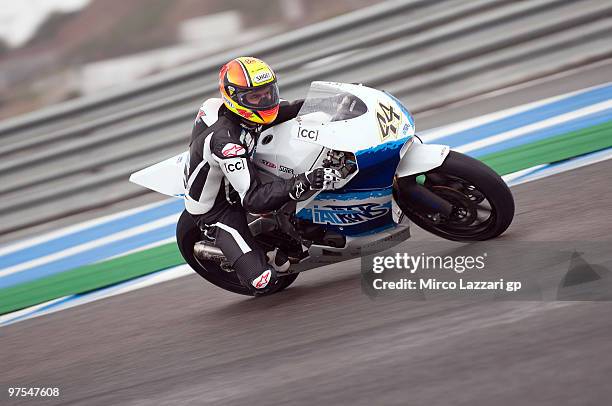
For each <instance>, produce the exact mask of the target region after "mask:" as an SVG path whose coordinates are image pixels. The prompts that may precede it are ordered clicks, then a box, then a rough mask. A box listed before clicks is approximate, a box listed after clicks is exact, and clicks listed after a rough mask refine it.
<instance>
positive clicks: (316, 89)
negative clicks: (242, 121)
mask: <svg viewBox="0 0 612 406" xmlns="http://www.w3.org/2000/svg"><path fill="white" fill-rule="evenodd" d="M221 105H222V101H221V99H209V100H207V101H206V102H205V103H204V105H203V106H202V108H201V112H200V116H201V117H202V119H203V120H204V122H205V123H206V124H207V125H209V126H210V125H212V124H213V123H214V122H215V121H216V119H217V112H218V110H219V107H220V106H221ZM188 154H189V152H188V151H187V152H184V153H182V154H180V155H177V156H175V157H172V158H170V159H167V160H165V161H162V162H160V163H158V164H155V165H153V166H150V167H148V168H145V169H143V170H141V171H139V172H136V173H134V174H132V175H131V177H130V181H132V182H134V183H136V184H139V185H141V186H144V187H146V188H149V189H152V190H154V191H157V192H160V193H163V194H166V195H170V196H175V197H182V196H184V190H185V186H184V185H185V183H184V182H185V181H184V177H185V170H186V163H187V162H188V156H189V155H188ZM253 161H254V163H255V165H256V167H257V169H258V174H259V176H260V178H261V179H262V181H263V182H265V181H266V180H265V179H266V178H268V177H272V176H277V177H282V178H290V177H292V176H293V175H294V174H299V173H302V172H306V171H308V170H310V169H312V168H316V167H320V166H322V167H330V168H335V169H337V170H339V171H340V172H341V173H342V175H343V179H342V180H341V181H340V182H339V183H338V184H336V185H335V190H333V191H311V192H310V196H308V198H307V200H304V201H301V202H297V203H296V202H291V203H288V204H287V205H285V206H283V207H282V208H281V209H279V210H277V211H276V212H273V213H268V214H265V215H259V216H249V220H250V222H249V228H250V230H251V232H252V233H253V235H254V236H255V238H256V239H257V241H258V242H259V243H260V245H261V246H262V247H264V248H265V249H266V251H268V252H273V251H274V250H275V249H280V250H282V251H283V252H284V253H286V254H287V255H288V256H289V260H290V263H291V266H290V268H289V270H288V271H287V272H285V273H283V274H280V276H281V278H280V282H279V283H278V284H277V285H276V288H275V289H274V290H273V291H271V292H270V293H276V292H278V291H281V290H283V289H285V288H286V287H288V286H289V285H291V283H293V282H294V281H295V279H296V278H297V276H298V275H299V273H300V272H303V271H306V270H308V269H313V268H317V267H320V266H324V265H328V264H333V263H337V262H341V261H345V260H349V259H353V258H356V257H361V256H363V255H369V254H373V253H375V252H380V251H382V250H384V249H388V248H389V247H391V246H392V245H395V244H399V243H401V242H402V241H405V240H406V239H408V238H409V237H410V221H412V222H414V223H415V224H417V225H418V226H419V227H421V228H423V229H425V230H426V231H429V232H431V233H433V234H435V235H438V236H440V237H442V238H445V239H448V240H452V241H464V242H468V241H482V240H488V239H491V238H495V237H497V236H499V235H500V234H502V233H503V232H504V231H506V229H507V228H508V227H509V225H510V223H511V222H512V219H513V217H514V199H513V197H512V193H511V192H510V189H509V188H508V186H507V185H506V183H505V182H504V181H503V180H502V179H501V177H500V176H499V175H498V174H497V173H495V172H494V171H493V170H492V169H491V168H489V167H488V166H486V165H485V164H484V163H482V162H480V161H478V160H476V159H474V158H471V157H469V156H466V155H463V154H461V153H458V152H456V151H451V150H450V148H449V147H448V146H446V145H428V144H424V143H423V142H422V141H421V140H420V138H419V137H418V135H416V133H415V127H414V120H413V118H412V116H411V114H410V113H409V112H408V110H407V109H406V108H405V107H404V106H403V105H402V103H401V102H400V101H399V100H398V99H396V98H395V97H393V96H392V95H391V94H389V93H387V92H384V91H380V90H376V89H372V88H369V87H366V86H363V85H356V84H345V83H334V82H313V83H312V84H311V87H310V90H309V92H308V96H307V98H306V99H305V101H304V104H303V106H302V108H301V110H300V112H299V113H298V115H297V117H296V118H295V119H292V120H289V121H287V122H284V123H281V124H278V125H276V126H274V127H272V128H269V129H267V130H266V131H264V132H262V134H261V135H260V137H259V139H258V142H257V146H256V150H255V153H254V156H253ZM176 239H177V244H178V247H179V250H180V252H181V254H182V256H183V258H184V259H185V261H186V262H187V263H188V264H189V265H190V266H191V267H192V268H193V269H194V270H195V271H196V272H197V273H198V274H200V275H201V276H202V277H204V278H205V279H206V280H208V281H209V282H211V283H213V284H215V285H217V286H218V287H221V288H223V289H226V290H229V291H231V292H235V293H240V294H245V295H249V294H250V292H249V290H248V289H247V288H246V287H244V286H243V285H242V284H241V283H240V281H239V280H238V278H237V276H236V274H235V272H234V271H233V270H232V268H231V265H230V264H229V263H227V261H226V260H225V257H224V255H223V253H222V252H221V250H220V249H219V248H218V247H216V246H215V244H214V240H212V239H208V238H205V236H203V234H202V232H201V230H200V229H199V228H198V227H197V226H196V224H195V223H194V222H193V220H192V218H191V216H190V215H189V214H188V213H187V212H185V211H184V212H183V213H182V215H181V216H180V218H179V221H178V224H177V229H176Z"/></svg>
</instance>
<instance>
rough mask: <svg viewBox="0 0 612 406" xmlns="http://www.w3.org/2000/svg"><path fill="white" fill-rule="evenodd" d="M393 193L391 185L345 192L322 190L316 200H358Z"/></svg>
mask: <svg viewBox="0 0 612 406" xmlns="http://www.w3.org/2000/svg"><path fill="white" fill-rule="evenodd" d="M390 194H391V187H387V188H384V189H378V190H364V191H350V192H343V191H342V189H340V190H339V191H337V192H322V193H319V194H318V195H317V197H316V198H315V199H314V201H320V200H358V199H368V198H371V197H382V196H389V195H390Z"/></svg>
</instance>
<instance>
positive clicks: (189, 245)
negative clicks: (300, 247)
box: [176, 211, 299, 296]
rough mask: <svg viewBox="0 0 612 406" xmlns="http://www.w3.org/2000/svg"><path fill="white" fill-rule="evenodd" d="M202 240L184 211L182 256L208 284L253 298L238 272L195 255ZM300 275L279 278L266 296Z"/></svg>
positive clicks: (179, 234)
mask: <svg viewBox="0 0 612 406" xmlns="http://www.w3.org/2000/svg"><path fill="white" fill-rule="evenodd" d="M200 240H201V234H200V229H199V227H198V226H197V225H196V223H195V222H194V221H193V218H192V217H191V215H190V214H189V213H187V211H183V213H182V214H181V216H180V217H179V221H178V223H177V224H176V242H177V244H178V247H179V251H180V252H181V255H182V256H183V258H184V259H185V261H186V262H187V264H189V266H190V267H191V268H192V269H193V270H194V271H196V272H197V273H198V274H199V275H200V276H201V277H202V278H204V279H206V280H207V281H208V282H210V283H212V284H213V285H216V286H218V287H220V288H221V289H225V290H228V291H230V292H234V293H238V294H241V295H247V296H252V293H251V291H250V290H249V289H247V288H246V287H245V286H243V285H242V283H240V281H239V280H238V276H236V272H227V271H224V270H223V269H221V267H220V266H219V264H217V263H216V262H213V261H204V260H201V259H199V258H197V257H196V256H195V255H194V251H193V247H194V245H195V243H196V242H198V241H200ZM298 275H299V274H297V273H295V274H289V275H283V276H281V277H280V278H279V282H278V284H277V285H276V287H275V289H273V290H270V291H269V292H268V293H266V294H265V295H271V294H273V293H277V292H280V291H281V290H283V289H285V288H287V287H288V286H289V285H291V284H292V283H293V282H294V281H295V279H296V278H297V277H298Z"/></svg>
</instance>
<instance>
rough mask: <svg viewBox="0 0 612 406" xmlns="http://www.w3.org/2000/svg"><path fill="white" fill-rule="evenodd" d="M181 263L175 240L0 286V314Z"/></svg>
mask: <svg viewBox="0 0 612 406" xmlns="http://www.w3.org/2000/svg"><path fill="white" fill-rule="evenodd" d="M183 263H185V261H184V260H183V257H181V254H180V252H179V250H178V247H177V245H176V243H174V242H173V243H169V244H165V245H160V246H159V247H155V248H151V249H148V250H145V251H140V252H135V253H133V254H128V255H125V256H122V257H117V258H113V259H110V260H108V261H104V262H99V263H96V264H91V265H86V266H83V267H79V268H75V269H72V270H70V271H66V272H61V273H58V274H55V275H52V276H48V277H46V278H41V279H38V280H35V281H32V282H28V283H24V284H20V285H16V286H11V287H8V288H4V289H0V314H4V313H9V312H12V311H15V310H19V309H23V308H26V307H29V306H33V305H35V304H39V303H43V302H46V301H48V300H52V299H57V298H59V297H63V296H68V295H73V294H77V293H83V292H88V291H91V290H95V289H99V288H102V287H105V286H109V285H114V284H116V283H119V282H123V281H126V280H129V279H133V278H136V277H139V276H142V275H147V274H150V273H153V272H155V271H160V270H162V269H166V268H170V267H173V266H176V265H180V264H183Z"/></svg>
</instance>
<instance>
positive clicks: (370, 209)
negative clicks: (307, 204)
mask: <svg viewBox="0 0 612 406" xmlns="http://www.w3.org/2000/svg"><path fill="white" fill-rule="evenodd" d="M390 211H391V203H383V204H381V203H362V204H353V205H346V206H337V205H325V206H316V205H315V206H314V209H313V211H312V221H313V222H314V223H318V224H333V225H353V224H359V223H364V222H366V221H369V220H373V219H376V218H379V217H382V216H384V215H386V214H388V213H389V212H390Z"/></svg>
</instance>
